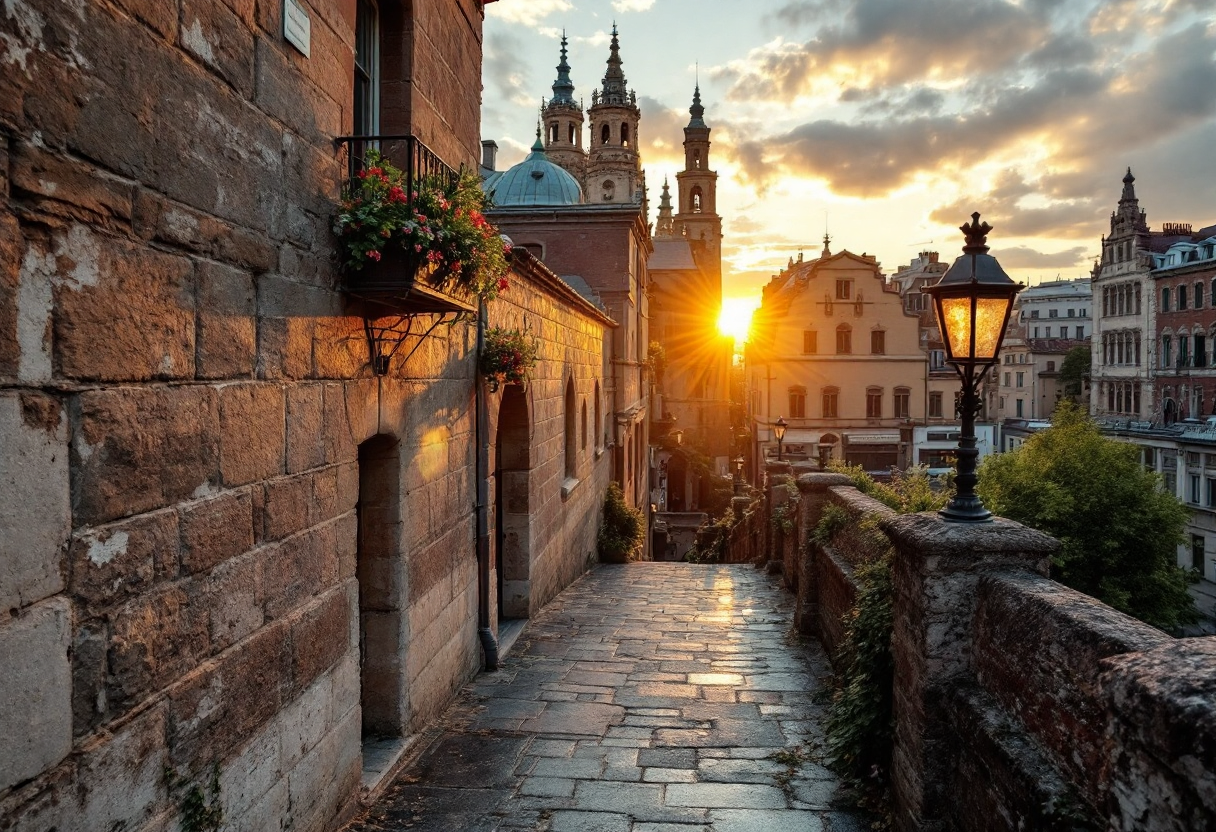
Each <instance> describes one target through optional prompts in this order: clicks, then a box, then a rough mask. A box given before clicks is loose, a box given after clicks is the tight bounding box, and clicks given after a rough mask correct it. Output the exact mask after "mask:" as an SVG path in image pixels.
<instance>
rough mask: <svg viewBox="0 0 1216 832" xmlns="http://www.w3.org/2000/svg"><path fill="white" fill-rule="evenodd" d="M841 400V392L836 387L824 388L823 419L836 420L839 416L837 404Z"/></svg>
mask: <svg viewBox="0 0 1216 832" xmlns="http://www.w3.org/2000/svg"><path fill="white" fill-rule="evenodd" d="M839 399H840V390H839V388H836V387H825V388H823V418H825V419H835V418H836V415H837V404H838V403H839Z"/></svg>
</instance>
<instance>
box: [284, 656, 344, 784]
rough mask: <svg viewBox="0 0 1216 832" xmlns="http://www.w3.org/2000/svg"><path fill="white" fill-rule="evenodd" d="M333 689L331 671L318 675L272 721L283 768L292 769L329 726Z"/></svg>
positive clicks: (330, 726)
mask: <svg viewBox="0 0 1216 832" xmlns="http://www.w3.org/2000/svg"><path fill="white" fill-rule="evenodd" d="M333 691H334V688H333V679H332V674H328V673H326V674H322V675H321V676H320V677H319V678H318V679H317V680H316V681H314V682H313V683H312V684H311V685H309V686H308V687H307V688H305V689H304V691H303V692H302V693H301V694H300V695H299V696H297V697H296V698H295V699H294V700H292V701H291V702H290V703H289V704H287V706H286V707H284V708H283V712H282V714H281V715H280V716H279V718H278V719H277V720H276V721H275V722H276V725H278V726H279V735H280V736H279V745H280V748H281V750H282V764H283V770H284V771H287V770H289V769H291V768H293V767H294V766H295V764H296V763H298V762H299V761H300V760H302V759H303V758H304V756H305V755H307V754H308V752H309V751H311V750H312V749H313V748H315V747H316V746H317V744H318V743H320V742H321V740H322V739H323V738H324V737H325V735H326V734H327V733H329V732H330V731H331V730H332V729H333V727H334V714H333V708H332V704H333V702H332V699H333Z"/></svg>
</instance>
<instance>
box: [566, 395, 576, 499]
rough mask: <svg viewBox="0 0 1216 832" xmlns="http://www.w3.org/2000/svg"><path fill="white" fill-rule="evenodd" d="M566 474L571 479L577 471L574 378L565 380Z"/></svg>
mask: <svg viewBox="0 0 1216 832" xmlns="http://www.w3.org/2000/svg"><path fill="white" fill-rule="evenodd" d="M565 410H566V412H565V416H566V476H567V477H568V478H570V479H573V478H574V477H575V475H576V474H577V473H578V444H577V443H578V436H577V434H576V433H575V432H574V431H575V424H574V379H573V378H570V379H567V380H566V408H565Z"/></svg>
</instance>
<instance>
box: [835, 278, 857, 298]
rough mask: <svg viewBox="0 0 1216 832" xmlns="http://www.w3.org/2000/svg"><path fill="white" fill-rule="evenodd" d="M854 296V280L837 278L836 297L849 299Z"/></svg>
mask: <svg viewBox="0 0 1216 832" xmlns="http://www.w3.org/2000/svg"><path fill="white" fill-rule="evenodd" d="M852 296H853V281H851V280H837V281H836V299H837V300H848V299H849V298H850V297H852Z"/></svg>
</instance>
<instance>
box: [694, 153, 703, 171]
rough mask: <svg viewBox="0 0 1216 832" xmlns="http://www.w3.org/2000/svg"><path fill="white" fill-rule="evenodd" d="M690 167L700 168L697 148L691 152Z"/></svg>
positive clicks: (699, 156)
mask: <svg viewBox="0 0 1216 832" xmlns="http://www.w3.org/2000/svg"><path fill="white" fill-rule="evenodd" d="M692 169H693V170H700V169H701V151H699V150H694V151H693V152H692Z"/></svg>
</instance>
